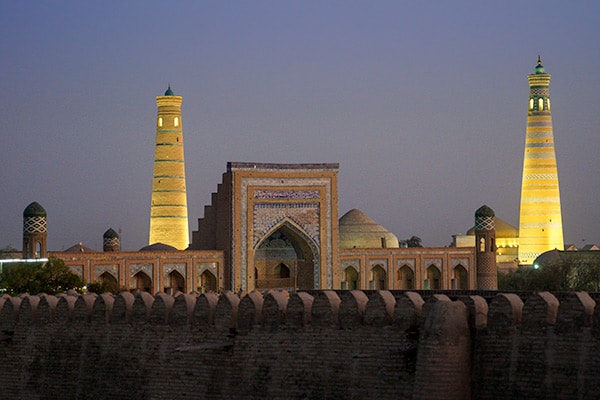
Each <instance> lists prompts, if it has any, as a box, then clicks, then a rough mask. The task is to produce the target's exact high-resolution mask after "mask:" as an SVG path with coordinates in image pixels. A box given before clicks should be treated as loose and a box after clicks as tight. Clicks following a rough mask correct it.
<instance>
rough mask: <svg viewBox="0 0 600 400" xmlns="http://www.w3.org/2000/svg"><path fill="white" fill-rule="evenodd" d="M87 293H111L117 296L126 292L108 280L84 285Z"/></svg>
mask: <svg viewBox="0 0 600 400" xmlns="http://www.w3.org/2000/svg"><path fill="white" fill-rule="evenodd" d="M86 288H87V291H88V292H90V293H97V294H102V293H112V294H119V293H120V292H123V291H126V290H127V289H126V288H124V287H119V284H118V283H117V282H114V281H110V280H100V281H97V282H91V283H88V284H87V285H86Z"/></svg>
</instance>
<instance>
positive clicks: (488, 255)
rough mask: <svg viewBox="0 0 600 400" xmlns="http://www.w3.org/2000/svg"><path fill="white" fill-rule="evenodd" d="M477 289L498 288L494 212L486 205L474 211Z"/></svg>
mask: <svg viewBox="0 0 600 400" xmlns="http://www.w3.org/2000/svg"><path fill="white" fill-rule="evenodd" d="M475 249H476V260H477V289H479V290H498V267H497V265H496V214H495V213H494V210H492V209H491V208H489V207H488V206H485V205H484V206H481V207H479V208H478V209H477V211H475Z"/></svg>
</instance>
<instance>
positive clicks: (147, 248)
mask: <svg viewBox="0 0 600 400" xmlns="http://www.w3.org/2000/svg"><path fill="white" fill-rule="evenodd" d="M140 251H179V250H177V249H176V248H175V247H173V246H169V245H168V244H164V243H154V244H151V245H148V246H144V247H142V248H141V249H140Z"/></svg>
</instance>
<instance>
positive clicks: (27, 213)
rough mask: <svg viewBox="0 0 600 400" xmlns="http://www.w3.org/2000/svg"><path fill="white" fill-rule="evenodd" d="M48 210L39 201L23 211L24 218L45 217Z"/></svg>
mask: <svg viewBox="0 0 600 400" xmlns="http://www.w3.org/2000/svg"><path fill="white" fill-rule="evenodd" d="M45 216H46V210H44V207H42V206H41V205H40V204H39V203H38V202H37V201H34V202H33V203H31V204H30V205H28V206H27V207H26V208H25V210H24V211H23V217H25V218H27V217H45Z"/></svg>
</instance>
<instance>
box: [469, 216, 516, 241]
mask: <svg viewBox="0 0 600 400" xmlns="http://www.w3.org/2000/svg"><path fill="white" fill-rule="evenodd" d="M494 220H495V221H496V237H497V238H518V237H519V230H518V229H517V228H515V227H514V226H512V225H511V224H509V223H508V222H506V221H504V220H503V219H500V218H498V217H494ZM467 235H471V236H474V235H475V227H472V228H471V229H469V230H468V231H467Z"/></svg>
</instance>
